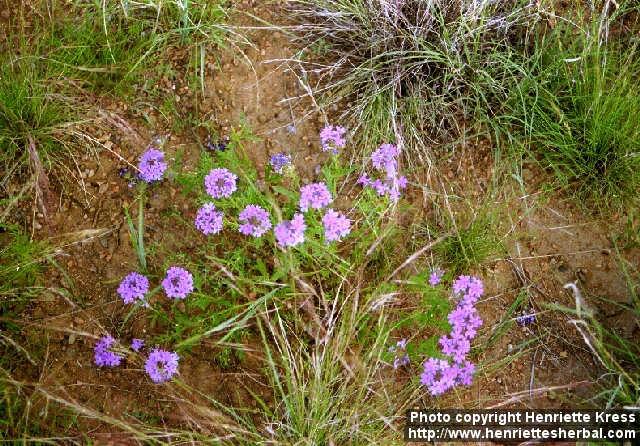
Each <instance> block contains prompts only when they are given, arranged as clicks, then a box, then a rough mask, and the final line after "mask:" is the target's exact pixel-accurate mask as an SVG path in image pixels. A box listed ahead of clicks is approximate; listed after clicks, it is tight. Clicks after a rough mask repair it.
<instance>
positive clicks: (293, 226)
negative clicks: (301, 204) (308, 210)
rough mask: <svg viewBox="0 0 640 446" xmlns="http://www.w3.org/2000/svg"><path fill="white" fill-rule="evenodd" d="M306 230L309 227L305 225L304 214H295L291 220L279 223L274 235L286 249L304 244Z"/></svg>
mask: <svg viewBox="0 0 640 446" xmlns="http://www.w3.org/2000/svg"><path fill="white" fill-rule="evenodd" d="M306 229H307V225H306V224H305V223H304V216H303V215H302V214H295V215H294V216H293V218H292V219H291V220H289V221H283V222H282V223H278V225H276V227H275V229H274V230H273V233H274V234H275V236H276V240H277V241H278V244H279V245H280V246H282V247H283V248H286V247H288V246H296V245H299V244H300V243H302V242H304V231H305V230H306Z"/></svg>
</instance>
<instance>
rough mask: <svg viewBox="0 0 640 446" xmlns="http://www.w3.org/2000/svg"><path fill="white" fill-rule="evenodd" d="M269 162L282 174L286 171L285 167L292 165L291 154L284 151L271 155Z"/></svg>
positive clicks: (274, 169) (275, 170)
mask: <svg viewBox="0 0 640 446" xmlns="http://www.w3.org/2000/svg"><path fill="white" fill-rule="evenodd" d="M269 164H271V168H272V169H273V171H274V172H276V173H280V174H281V173H282V172H284V169H285V167H287V166H289V165H291V155H287V154H286V153H283V152H282V153H276V154H275V155H271V158H270V159H269Z"/></svg>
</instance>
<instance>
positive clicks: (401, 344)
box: [396, 338, 407, 350]
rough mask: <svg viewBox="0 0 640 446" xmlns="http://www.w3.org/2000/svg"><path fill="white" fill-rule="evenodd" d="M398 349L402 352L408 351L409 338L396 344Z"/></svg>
mask: <svg viewBox="0 0 640 446" xmlns="http://www.w3.org/2000/svg"><path fill="white" fill-rule="evenodd" d="M396 347H397V348H399V349H402V350H406V349H407V338H402V339H400V340H399V341H398V342H397V343H396Z"/></svg>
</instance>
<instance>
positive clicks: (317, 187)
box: [300, 183, 333, 212]
mask: <svg viewBox="0 0 640 446" xmlns="http://www.w3.org/2000/svg"><path fill="white" fill-rule="evenodd" d="M332 201H333V197H331V192H329V188H328V187H327V185H326V184H324V183H311V184H307V185H306V186H302V188H300V209H301V210H302V212H307V211H308V210H309V208H312V209H322V208H324V207H326V206H328V205H329V204H330V203H331V202H332Z"/></svg>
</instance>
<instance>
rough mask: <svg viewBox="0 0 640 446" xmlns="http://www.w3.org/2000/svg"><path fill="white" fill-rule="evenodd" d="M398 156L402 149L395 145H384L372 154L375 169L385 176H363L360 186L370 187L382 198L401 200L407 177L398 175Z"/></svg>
mask: <svg viewBox="0 0 640 446" xmlns="http://www.w3.org/2000/svg"><path fill="white" fill-rule="evenodd" d="M398 155H400V149H398V147H396V146H395V145H393V144H382V145H381V146H380V148H379V149H378V150H376V151H375V152H373V153H372V154H371V164H373V167H374V169H376V170H377V171H378V172H380V173H382V174H384V175H383V177H382V178H377V179H373V178H371V177H369V176H367V175H364V174H363V175H361V176H360V178H359V179H358V184H360V185H362V186H363V187H370V188H372V189H373V190H374V191H376V193H377V194H378V195H380V196H381V197H382V196H384V195H387V196H388V197H389V198H390V199H391V200H393V201H397V200H398V199H399V198H400V191H401V190H402V189H405V188H406V187H407V177H405V176H400V175H398Z"/></svg>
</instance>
